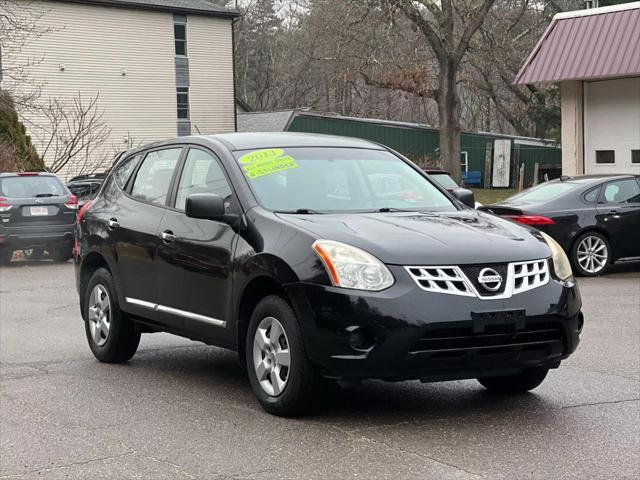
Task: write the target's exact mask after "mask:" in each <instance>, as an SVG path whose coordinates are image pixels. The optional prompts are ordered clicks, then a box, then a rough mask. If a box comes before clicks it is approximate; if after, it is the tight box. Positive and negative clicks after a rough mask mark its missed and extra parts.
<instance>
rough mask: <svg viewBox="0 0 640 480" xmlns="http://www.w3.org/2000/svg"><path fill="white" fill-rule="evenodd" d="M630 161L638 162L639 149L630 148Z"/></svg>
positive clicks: (639, 156) (639, 157) (639, 160)
mask: <svg viewBox="0 0 640 480" xmlns="http://www.w3.org/2000/svg"><path fill="white" fill-rule="evenodd" d="M631 163H640V150H631Z"/></svg>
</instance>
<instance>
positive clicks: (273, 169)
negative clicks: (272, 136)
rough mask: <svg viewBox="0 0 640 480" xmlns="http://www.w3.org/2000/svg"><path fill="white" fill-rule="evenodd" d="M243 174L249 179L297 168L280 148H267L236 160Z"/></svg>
mask: <svg viewBox="0 0 640 480" xmlns="http://www.w3.org/2000/svg"><path fill="white" fill-rule="evenodd" d="M238 162H239V163H240V165H241V166H242V170H243V171H244V174H245V175H246V176H247V177H248V178H250V179H252V180H253V179H254V178H259V177H263V176H265V175H270V174H272V173H277V172H282V171H283V170H289V169H290V168H297V167H298V164H297V163H296V161H295V160H294V159H293V157H291V156H289V155H285V154H284V150H282V149H280V148H269V149H265V150H256V151H254V152H250V153H246V154H244V155H243V156H242V157H240V159H239V160H238Z"/></svg>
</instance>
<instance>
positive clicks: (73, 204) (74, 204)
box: [64, 195, 78, 210]
mask: <svg viewBox="0 0 640 480" xmlns="http://www.w3.org/2000/svg"><path fill="white" fill-rule="evenodd" d="M64 204H65V205H66V207H67V208H71V209H72V210H76V209H77V208H78V197H76V196H75V195H69V200H67V201H66V202H64Z"/></svg>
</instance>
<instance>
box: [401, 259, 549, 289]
mask: <svg viewBox="0 0 640 480" xmlns="http://www.w3.org/2000/svg"><path fill="white" fill-rule="evenodd" d="M405 269H406V270H407V272H409V275H411V277H412V278H413V280H414V281H415V282H416V283H417V284H418V286H419V287H420V288H421V289H422V290H426V291H428V292H434V293H446V294H451V295H462V296H470V297H477V298H480V299H500V298H509V297H511V296H512V295H515V294H517V293H522V292H526V291H527V290H532V289H534V288H538V287H541V286H543V285H546V284H547V283H548V282H549V280H550V274H549V261H548V260H547V259H540V260H529V261H525V262H513V263H494V264H476V265H461V266H457V265H449V266H443V265H431V266H411V267H405ZM492 271H493V272H492ZM481 274H483V276H486V275H489V276H493V275H495V274H497V275H499V276H500V277H502V283H501V284H500V286H499V287H498V288H497V289H495V290H494V291H492V290H491V289H490V288H486V286H485V285H483V284H482V283H480V281H479V277H480V276H481ZM485 283H486V282H485ZM489 286H491V284H489Z"/></svg>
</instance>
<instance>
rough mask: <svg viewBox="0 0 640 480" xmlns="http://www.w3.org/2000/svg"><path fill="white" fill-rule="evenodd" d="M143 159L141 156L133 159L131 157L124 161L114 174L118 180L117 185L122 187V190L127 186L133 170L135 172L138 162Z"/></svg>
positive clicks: (135, 156)
mask: <svg viewBox="0 0 640 480" xmlns="http://www.w3.org/2000/svg"><path fill="white" fill-rule="evenodd" d="M140 158H142V155H141V154H138V155H134V156H133V157H129V158H127V159H125V160H124V162H122V163H121V164H120V165H119V166H118V169H117V170H116V171H115V173H114V174H113V177H114V178H115V179H116V183H117V184H118V185H119V186H120V188H124V187H125V186H126V185H127V181H128V180H129V177H130V176H131V173H132V172H133V170H135V168H136V166H137V165H138V162H139V161H140Z"/></svg>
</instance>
